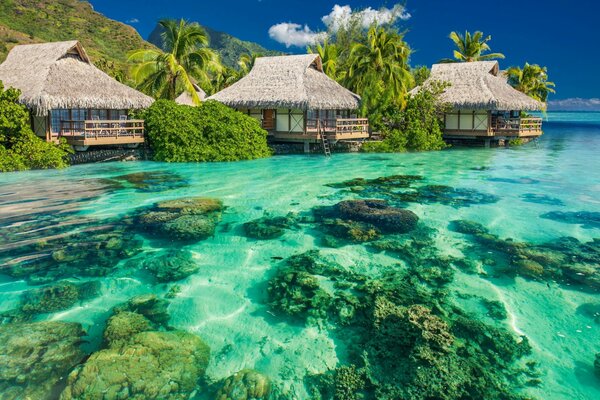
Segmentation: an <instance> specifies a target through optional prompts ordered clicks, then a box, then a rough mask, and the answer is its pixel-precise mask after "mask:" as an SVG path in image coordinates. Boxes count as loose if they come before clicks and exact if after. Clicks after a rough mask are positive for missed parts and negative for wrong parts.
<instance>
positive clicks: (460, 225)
mask: <svg viewBox="0 0 600 400" xmlns="http://www.w3.org/2000/svg"><path fill="white" fill-rule="evenodd" d="M449 228H450V230H451V231H453V232H458V233H464V234H467V235H481V234H485V233H488V230H487V228H486V227H485V226H483V225H482V224H480V223H479V222H474V221H467V220H464V219H460V220H455V221H452V222H450V226H449Z"/></svg>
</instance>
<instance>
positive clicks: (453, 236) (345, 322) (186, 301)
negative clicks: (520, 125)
mask: <svg viewBox="0 0 600 400" xmlns="http://www.w3.org/2000/svg"><path fill="white" fill-rule="evenodd" d="M550 117H552V115H551V116H550ZM562 118H565V117H564V116H562ZM586 118H588V116H586ZM545 131H546V134H545V135H544V136H543V137H542V139H541V140H540V142H539V144H538V145H535V144H530V145H527V146H524V147H521V148H511V149H455V150H449V151H444V152H436V153H411V154H398V155H395V154H390V155H388V154H386V155H382V156H378V155H361V154H334V155H333V157H331V158H330V159H328V158H324V157H316V156H310V157H305V156H282V157H274V158H272V159H266V160H258V161H251V162H240V163H224V164H201V165H196V164H189V165H188V164H183V165H167V164H160V163H152V162H140V163H114V164H106V165H85V166H77V167H72V168H70V169H67V170H64V171H35V172H26V173H14V174H4V175H2V176H0V227H1V229H0V265H1V267H0V268H1V270H0V271H1V273H2V275H0V292H1V293H0V296H1V297H0V298H1V300H0V321H1V325H0V358H1V359H2V362H1V363H0V393H2V396H0V397H2V398H7V399H19V398H26V397H27V396H29V397H30V398H36V399H37V398H39V399H44V398H57V397H58V396H59V394H61V395H62V398H63V399H77V398H95V396H100V395H101V394H103V395H105V396H109V397H110V398H119V397H123V398H125V397H127V396H129V397H132V396H135V395H137V396H139V397H140V398H172V399H178V398H187V397H188V396H189V395H190V394H193V397H194V398H198V399H209V398H215V396H219V397H216V398H227V399H230V398H231V399H233V398H247V399H250V398H255V399H267V398H271V399H305V398H316V399H318V398H321V399H333V398H344V399H351V398H411V399H428V398H461V397H462V398H489V399H496V398H519V396H521V395H523V396H534V397H538V398H544V397H546V398H596V397H598V396H600V380H599V379H598V378H597V377H596V376H595V372H594V349H595V351H599V349H597V342H598V340H597V339H598V337H599V336H600V335H599V333H598V329H599V328H600V325H599V324H600V319H599V317H598V314H599V312H600V296H599V293H598V292H599V291H600V270H599V268H598V265H600V240H599V239H598V238H600V232H599V227H598V224H597V215H598V214H599V212H600V203H598V201H597V199H598V196H599V195H600V186H599V185H598V176H597V173H596V172H595V171H598V170H600V160H599V159H598V157H597V150H598V148H600V128H597V127H595V125H594V124H593V123H590V122H589V118H588V122H585V127H580V126H576V125H573V124H571V125H569V124H567V123H561V124H556V123H552V122H551V123H549V124H547V127H546V128H545ZM582 171H587V172H584V173H582ZM374 199H377V201H373V200H374ZM474 377H477V378H476V379H475V378H474ZM140 382H143V383H144V384H140ZM240 393H244V396H245V397H243V396H242V397H239V396H238V395H239V394H240ZM235 396H238V397H235ZM361 396H362V397H361Z"/></svg>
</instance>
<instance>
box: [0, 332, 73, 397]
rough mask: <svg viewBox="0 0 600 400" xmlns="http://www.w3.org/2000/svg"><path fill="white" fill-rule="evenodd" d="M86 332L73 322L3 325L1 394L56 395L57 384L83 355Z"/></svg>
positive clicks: (0, 370) (0, 361)
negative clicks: (82, 346) (83, 340)
mask: <svg viewBox="0 0 600 400" xmlns="http://www.w3.org/2000/svg"><path fill="white" fill-rule="evenodd" d="M83 335H84V332H83V330H82V328H81V325H80V324H76V323H72V322H59V321H48V322H35V323H26V324H21V323H13V324H8V325H0V394H1V396H0V397H2V399H7V400H9V399H10V400H12V399H40V400H45V399H53V398H56V395H55V394H54V393H53V390H54V389H55V387H56V386H57V385H58V384H59V382H60V381H61V380H62V379H63V378H64V377H65V376H66V375H67V374H68V373H69V371H70V370H71V369H72V368H73V367H74V366H75V365H77V364H79V362H81V360H82V359H83V358H84V353H83V351H82V350H81V349H80V348H79V344H80V343H81V337H82V336H83Z"/></svg>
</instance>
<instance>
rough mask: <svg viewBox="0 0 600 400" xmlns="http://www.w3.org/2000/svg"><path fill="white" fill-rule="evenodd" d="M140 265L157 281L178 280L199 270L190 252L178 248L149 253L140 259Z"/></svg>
mask: <svg viewBox="0 0 600 400" xmlns="http://www.w3.org/2000/svg"><path fill="white" fill-rule="evenodd" d="M141 266H142V268H144V269H146V270H147V271H148V272H150V273H151V274H152V275H153V276H154V277H155V278H156V280H157V281H158V282H175V281H179V280H181V279H184V278H187V277H188V276H190V275H193V274H195V273H196V272H198V270H200V266H199V265H198V263H197V262H196V260H194V256H193V254H192V252H190V251H188V250H178V249H171V250H166V251H163V252H159V253H158V254H156V255H149V256H147V257H145V258H144V259H143V260H142V262H141Z"/></svg>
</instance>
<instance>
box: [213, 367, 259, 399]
mask: <svg viewBox="0 0 600 400" xmlns="http://www.w3.org/2000/svg"><path fill="white" fill-rule="evenodd" d="M270 398H271V381H270V380H269V378H267V377H266V376H265V375H263V374H261V373H260V372H257V371H254V370H251V369H244V370H242V371H239V372H236V373H235V374H233V375H232V376H230V377H229V378H227V379H225V380H224V381H223V382H222V383H221V385H220V388H219V390H218V392H217V394H216V396H215V400H269V399H270Z"/></svg>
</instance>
